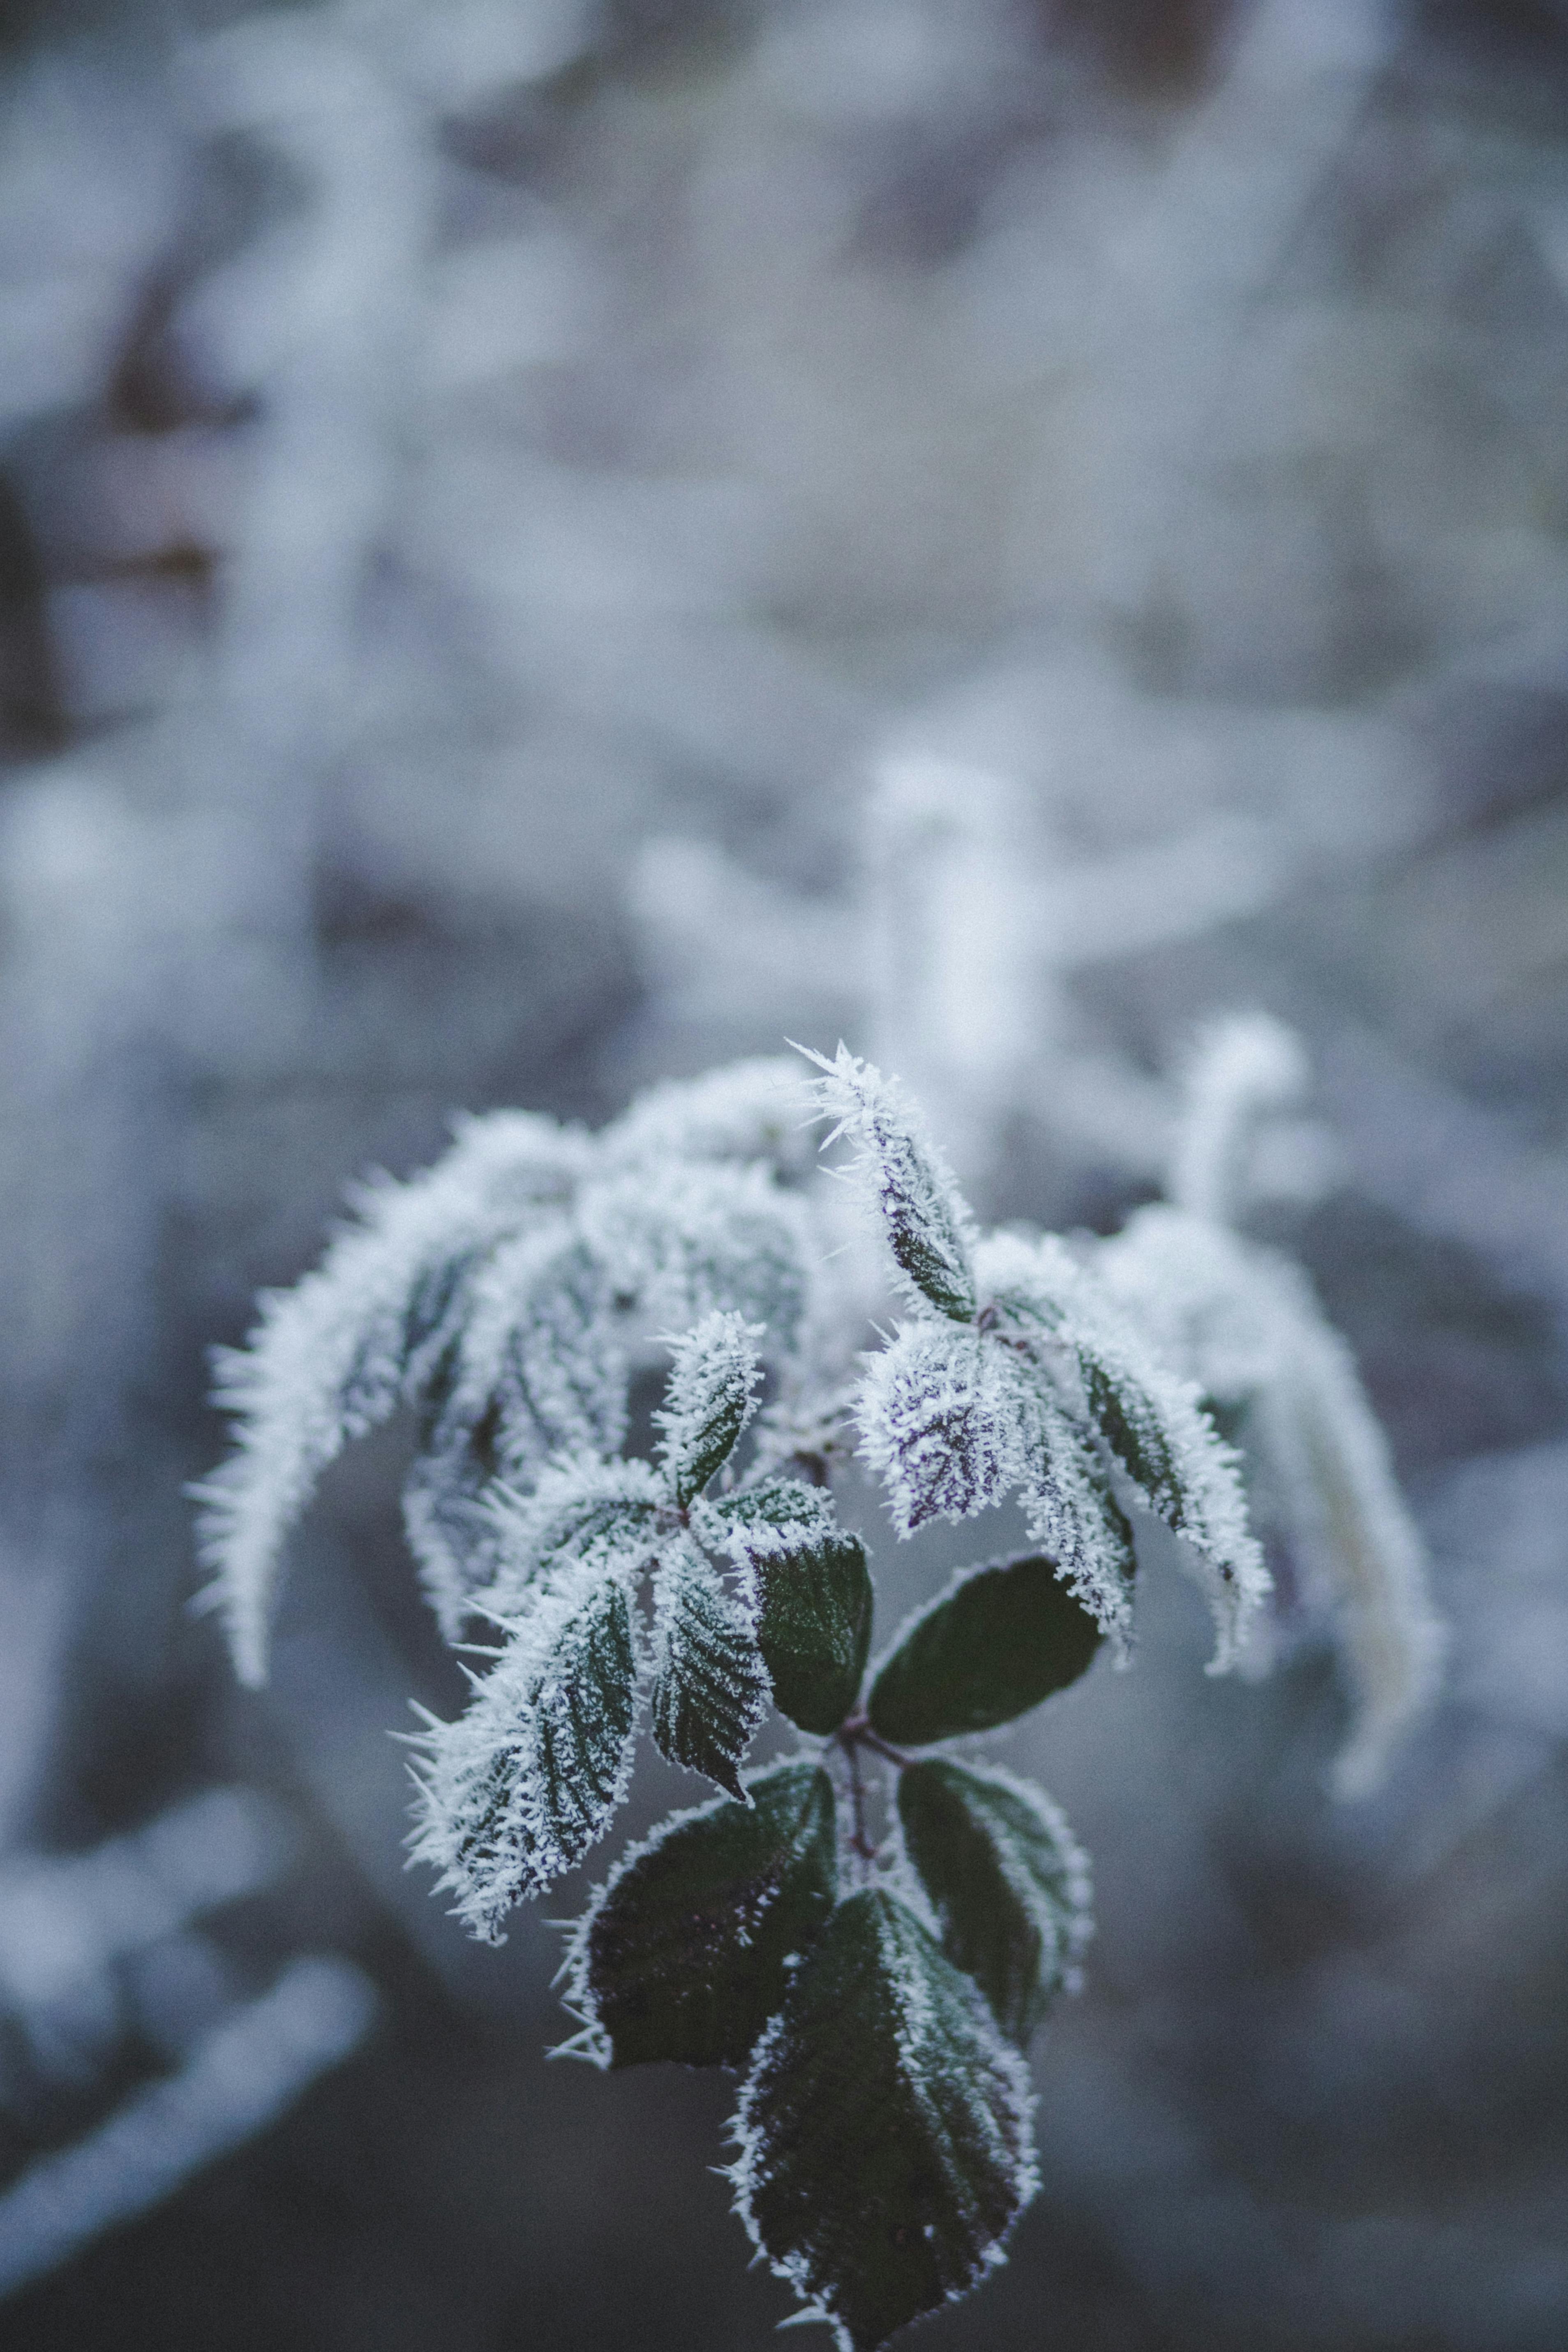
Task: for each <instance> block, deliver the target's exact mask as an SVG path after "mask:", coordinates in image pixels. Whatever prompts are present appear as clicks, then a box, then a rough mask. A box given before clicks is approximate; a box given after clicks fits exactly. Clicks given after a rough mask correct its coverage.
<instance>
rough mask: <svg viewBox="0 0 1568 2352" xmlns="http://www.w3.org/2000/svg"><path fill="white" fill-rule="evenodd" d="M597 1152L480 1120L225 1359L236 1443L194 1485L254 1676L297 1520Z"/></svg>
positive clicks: (530, 1129)
mask: <svg viewBox="0 0 1568 2352" xmlns="http://www.w3.org/2000/svg"><path fill="white" fill-rule="evenodd" d="M583 1157H584V1146H583V1142H582V1139H580V1138H579V1137H577V1136H575V1135H574V1134H572V1133H571V1132H570V1131H568V1130H566V1129H562V1128H559V1127H557V1126H556V1124H555V1122H554V1120H553V1119H549V1118H536V1117H533V1116H532V1115H531V1114H529V1113H526V1112H521V1111H498V1112H493V1113H491V1114H490V1115H489V1117H488V1118H481V1119H469V1120H466V1121H465V1122H464V1123H463V1124H462V1126H461V1127H460V1128H459V1129H458V1139H457V1142H456V1144H455V1145H454V1147H453V1149H452V1150H451V1151H450V1152H448V1154H447V1157H446V1158H445V1159H444V1160H441V1161H440V1162H439V1164H438V1165H437V1166H436V1167H435V1168H431V1169H426V1171H424V1172H423V1173H422V1174H420V1175H418V1176H416V1177H415V1178H414V1179H413V1180H412V1181H410V1182H408V1183H405V1184H400V1183H394V1182H391V1181H387V1180H384V1179H383V1180H381V1181H377V1182H375V1183H374V1184H367V1185H363V1186H361V1187H360V1188H359V1189H358V1191H357V1192H356V1193H355V1194H354V1196H353V1213H354V1219H355V1222H354V1223H352V1224H351V1225H349V1226H348V1227H347V1228H346V1229H345V1230H344V1231H343V1232H342V1233H340V1234H339V1235H338V1236H337V1238H336V1239H335V1240H334V1241H333V1243H332V1244H331V1247H330V1249H329V1250H328V1251H327V1253H326V1255H325V1257H324V1258H323V1259H322V1262H321V1265H320V1266H318V1267H317V1268H316V1269H315V1271H314V1272H313V1273H310V1274H308V1275H307V1276H305V1278H304V1280H303V1281H302V1282H300V1283H299V1284H298V1285H296V1286H295V1287H294V1288H293V1289H292V1290H289V1291H276V1292H272V1293H270V1294H268V1296H267V1297H264V1298H263V1300H262V1303H261V1319H260V1321H259V1323H258V1325H257V1328H255V1330H253V1331H252V1332H251V1334H250V1337H249V1340H248V1342H247V1346H246V1347H245V1348H243V1349H221V1350H220V1351H219V1353H218V1355H217V1358H216V1366H217V1401H218V1402H219V1403H221V1404H222V1405H223V1406H225V1408H226V1410H227V1411H228V1412H231V1413H232V1414H233V1415H234V1416H235V1419H236V1423H237V1426H236V1431H235V1450H234V1452H233V1453H232V1454H231V1455H230V1456H229V1459H228V1460H227V1461H226V1463H224V1465H222V1467H221V1468H220V1469H218V1470H216V1472H215V1473H214V1474H213V1475H212V1476H211V1477H210V1478H208V1479H206V1480H205V1481H204V1482H203V1483H202V1484H201V1485H200V1486H196V1487H195V1488H194V1489H193V1492H194V1493H195V1496H196V1499H197V1500H198V1501H199V1502H200V1503H201V1505H202V1507H203V1509H202V1520H201V1549H202V1557H203V1559H205V1560H206V1562H207V1563H208V1564H209V1566H211V1568H212V1569H213V1570H215V1571H216V1578H217V1581H216V1585H215V1586H214V1587H213V1588H211V1591H212V1598H213V1601H214V1602H215V1604H216V1606H218V1607H219V1608H221V1610H222V1612H223V1615H224V1619H225V1622H226V1627H227V1631H228V1635H229V1640H230V1643H231V1645H232V1647H233V1651H234V1655H235V1663H236V1667H237V1672H238V1673H239V1675H240V1677H241V1679H242V1680H243V1681H245V1682H247V1683H252V1684H259V1683H261V1682H264V1681H265V1680H266V1676H267V1645H268V1618H269V1615H270V1612H271V1604H272V1596H273V1588H274V1586H275V1583H276V1580H277V1576H278V1570H279V1558H280V1554H281V1551H282V1547H283V1543H284V1539H285V1538H286V1537H287V1535H288V1533H289V1528H291V1527H292V1526H293V1524H294V1522H295V1521H296V1520H297V1519H298V1518H299V1517H300V1514H301V1513H302V1512H303V1510H304V1508H305V1506H306V1505H307V1503H308V1502H309V1501H310V1496H311V1494H312V1492H313V1491H314V1488H315V1485H316V1481H317V1479H318V1478H319V1477H320V1476H321V1473H322V1471H323V1470H325V1468H326V1467H327V1465H328V1464H329V1463H330V1462H331V1461H333V1460H334V1459H335V1458H336V1456H337V1454H339V1452H340V1451H341V1450H342V1446H343V1445H344V1444H347V1443H348V1442H349V1440H351V1439H353V1438H355V1437H360V1436H363V1434H364V1433H365V1432H366V1431H367V1430H370V1429H372V1428H374V1427H375V1425H376V1424H377V1423H380V1422H383V1421H384V1420H385V1419H386V1418H387V1416H388V1415H389V1414H390V1413H391V1412H394V1411H395V1409H396V1407H397V1405H398V1404H399V1403H401V1402H404V1401H405V1399H407V1398H411V1397H413V1396H415V1395H416V1394H417V1393H418V1391H420V1389H421V1387H422V1386H423V1384H424V1382H425V1381H426V1379H427V1377H428V1376H429V1374H430V1372H431V1370H432V1368H433V1366H434V1364H435V1363H436V1362H437V1360H439V1359H440V1358H441V1357H442V1356H443V1355H444V1354H445V1353H446V1351H447V1349H448V1347H449V1345H450V1344H451V1339H452V1335H453V1334H454V1332H456V1331H457V1330H458V1328H460V1327H461V1326H462V1324H463V1322H464V1320H465V1318H466V1317H467V1316H468V1312H469V1311H470V1307H471V1302H472V1295H473V1290H474V1286H475V1285H476V1283H477V1281H478V1279H479V1275H480V1273H481V1270H482V1268H483V1266H484V1264H485V1262H486V1258H487V1255H488V1253H489V1251H490V1250H491V1249H492V1248H493V1247H494V1246H495V1245H496V1244H498V1243H499V1242H501V1241H503V1240H504V1239H505V1238H506V1237H507V1236H509V1235H510V1234H514V1233H516V1232H517V1231H518V1230H519V1228H520V1227H521V1226H523V1225H525V1224H529V1223H532V1224H533V1225H535V1226H538V1225H540V1224H546V1225H547V1224H549V1223H551V1222H552V1219H553V1218H554V1216H555V1213H556V1212H555V1207H554V1204H555V1203H556V1202H559V1201H560V1200H561V1199H563V1197H565V1196H566V1195H567V1194H569V1192H570V1191H571V1189H572V1186H573V1184H574V1181H575V1180H576V1177H577V1174H578V1171H579V1170H580V1168H581V1165H582V1161H583Z"/></svg>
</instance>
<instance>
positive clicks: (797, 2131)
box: [731, 1889, 1037, 2352]
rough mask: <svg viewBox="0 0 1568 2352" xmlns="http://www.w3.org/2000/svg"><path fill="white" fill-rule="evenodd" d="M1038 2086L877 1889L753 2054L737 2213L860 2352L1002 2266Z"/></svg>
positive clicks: (959, 1980)
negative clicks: (1031, 2086) (1034, 2090)
mask: <svg viewBox="0 0 1568 2352" xmlns="http://www.w3.org/2000/svg"><path fill="white" fill-rule="evenodd" d="M1030 2106H1031V2101H1030V2096H1029V2085H1028V2076H1027V2074H1026V2070H1025V2068H1024V2064H1023V2062H1022V2060H1021V2059H1020V2058H1019V2056H1018V2054H1017V2053H1016V2051H1014V2050H1012V2049H1010V2048H1009V2047H1008V2045H1007V2043H1006V2042H1004V2041H1003V2040H1002V2038H1001V2036H1000V2035H999V2033H998V2032H997V2030H996V2027H995V2024H994V2021H993V2019H992V2017H991V2013H990V2011H989V2010H988V2009H987V2007H986V2005H985V2003H984V2000H982V1998H981V1996H980V1994H979V1993H978V1992H977V1990H975V1987H974V1986H973V1983H972V1982H971V1981H970V1979H968V1978H967V1977H966V1976H964V1975H963V1974H962V1973H961V1972H960V1971H959V1970H958V1969H955V1968H954V1967H953V1966H952V1962H951V1961H950V1960H948V1959H947V1958H945V1957H944V1956H943V1954H942V1951H941V1950H940V1949H939V1948H938V1947H937V1945H936V1943H935V1942H934V1940H933V1939H932V1937H931V1936H930V1935H929V1934H928V1933H927V1931H926V1929H925V1928H924V1927H922V1926H921V1923H920V1921H919V1920H918V1919H917V1918H916V1917H915V1916H914V1914H913V1912H912V1911H910V1909H909V1907H908V1906H906V1905H905V1904H903V1903H900V1901H899V1900H898V1899H897V1898H896V1897H895V1896H894V1895H889V1894H888V1893H887V1892H886V1891H884V1890H882V1889H874V1890H873V1889H868V1890H866V1891H865V1892H863V1893H861V1894H858V1895H851V1896H850V1897H849V1899H848V1901H847V1902H846V1903H842V1904H840V1906H839V1907H838V1909H837V1911H836V1912H835V1913H834V1915H833V1916H832V1918H831V1919H830V1920H829V1921H828V1923H827V1926H826V1928H825V1929H824V1930H823V1932H822V1934H821V1936H820V1937H818V1939H817V1941H816V1945H815V1947H814V1948H813V1949H812V1951H811V1953H810V1955H809V1956H808V1958H806V1960H805V1965H804V1966H803V1967H802V1969H800V1972H799V1974H798V1975H797V1976H796V1977H795V1981H794V1983H793V1984H792V1985H791V1987H790V1990H789V1991H788V1993H787V1994H786V1995H785V1998H784V2006H783V2008H782V2009H781V2010H780V2011H779V2013H778V2015H777V2016H776V2017H775V2018H774V2019H773V2021H772V2022H771V2023H770V2025H769V2026H768V2028H767V2030H766V2032H764V2033H763V2037H762V2040H761V2042H759V2043H758V2045H757V2051H756V2055H755V2058H754V2059H753V2061H752V2071H751V2074H750V2075H749V2077H748V2079H747V2082H746V2084H745V2087H744V2089H743V2090H742V2095H741V2103H740V2107H739V2111H738V2113H737V2115H736V2117H735V2125H734V2130H735V2137H736V2139H737V2141H738V2143H739V2147H740V2155H739V2158H738V2159H737V2161H736V2163H735V2164H734V2166H733V2167H732V2168H731V2179H732V2180H733V2181H734V2184H735V2203H736V2208H737V2210H738V2211H739V2212H740V2214H741V2217H742V2220H743V2221H744V2222H745V2224H746V2227H747V2229H748V2230H749V2231H750V2232H751V2234H752V2239H753V2241H754V2242H755V2243H756V2245H757V2246H758V2248H759V2249H760V2250H761V2251H762V2252H763V2253H765V2254H766V2255H767V2256H768V2258H769V2260H770V2261H771V2262H772V2263H773V2268H774V2270H775V2271H776V2272H778V2273H779V2274H780V2275H781V2276H782V2277H784V2278H786V2279H787V2280H788V2281H789V2283H790V2284H791V2285H792V2286H793V2287H794V2288H795V2293H796V2294H798V2295H799V2296H800V2297H801V2298H802V2300H803V2302H805V2304H806V2305H808V2306H809V2307H811V2308H812V2309H814V2310H816V2312H818V2313H820V2314H821V2315H823V2316H825V2317H826V2318H830V2319H831V2320H832V2321H833V2322H834V2323H835V2324H836V2326H837V2332H838V2341H839V2343H840V2344H841V2345H843V2346H847V2347H852V2352H872V2347H876V2346H878V2345H880V2344H884V2343H886V2341H887V2339H888V2337H889V2336H891V2335H892V2334H893V2333H894V2331H895V2330H896V2329H897V2328H900V2327H902V2326H905V2325H906V2323H907V2322H908V2321H910V2320H911V2319H918V2318H919V2317H920V2315H921V2313H922V2312H927V2311H934V2310H936V2309H937V2308H938V2307H939V2306H940V2305H942V2304H943V2303H948V2302H952V2301H956V2299H957V2298H958V2297H959V2296H961V2295H963V2294H966V2293H967V2292H968V2290H969V2289H970V2288H971V2287H973V2286H975V2285H977V2284H979V2282H980V2280H981V2279H982V2278H983V2277H984V2275H985V2273H986V2272H987V2271H988V2270H991V2269H993V2268H994V2267H995V2265H996V2264H997V2263H1000V2262H1001V2261H1003V2259H1004V2254H1003V2243H1004V2241H1005V2238H1006V2235H1007V2232H1008V2231H1009V2230H1010V2229H1011V2227H1012V2225H1013V2222H1014V2221H1015V2220H1016V2217H1017V2215H1018V2213H1019V2211H1020V2210H1022V2208H1023V2207H1024V2206H1025V2205H1026V2203H1027V2202H1028V2200H1029V2199H1030V2198H1031V2197H1032V2196H1033V2194H1034V2192H1035V2189H1036V2186H1037V2179H1036V2172H1035V2163H1034V2149H1033V2143H1032V2138H1031V2134H1030V2124H1029V2116H1030Z"/></svg>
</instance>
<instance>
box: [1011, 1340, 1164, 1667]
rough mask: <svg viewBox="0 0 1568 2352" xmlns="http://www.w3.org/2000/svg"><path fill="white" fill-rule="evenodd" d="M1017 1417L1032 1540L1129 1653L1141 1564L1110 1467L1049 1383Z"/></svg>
mask: <svg viewBox="0 0 1568 2352" xmlns="http://www.w3.org/2000/svg"><path fill="white" fill-rule="evenodd" d="M1019 1420H1020V1435H1019V1476H1018V1498H1019V1501H1020V1502H1021V1503H1022V1505H1023V1507H1024V1521H1025V1525H1026V1527H1027V1528H1028V1531H1029V1537H1030V1540H1031V1541H1032V1542H1034V1543H1037V1544H1040V1545H1041V1546H1043V1548H1044V1549H1045V1550H1046V1551H1047V1552H1048V1553H1049V1554H1050V1557H1051V1558H1052V1559H1053V1560H1055V1562H1056V1565H1057V1572H1058V1575H1059V1576H1060V1577H1061V1579H1062V1581H1063V1582H1064V1583H1065V1584H1067V1585H1068V1586H1070V1587H1071V1589H1072V1591H1074V1592H1076V1593H1077V1595H1078V1597H1079V1600H1080V1601H1082V1602H1083V1605H1084V1607H1085V1608H1086V1609H1087V1610H1088V1611H1089V1614H1090V1616H1092V1617H1093V1618H1094V1619H1095V1620H1096V1622H1098V1623H1099V1624H1100V1625H1101V1626H1102V1627H1103V1628H1104V1630H1105V1631H1106V1633H1109V1634H1110V1636H1111V1638H1112V1640H1113V1642H1114V1643H1116V1646H1117V1650H1118V1653H1119V1654H1121V1655H1122V1656H1125V1654H1126V1651H1127V1645H1128V1642H1129V1640H1130V1638H1131V1628H1132V1578H1133V1573H1134V1570H1135V1569H1136V1566H1137V1560H1136V1556H1135V1554H1134V1552H1133V1548H1132V1530H1131V1528H1130V1527H1129V1526H1128V1524H1127V1520H1126V1518H1125V1517H1124V1515H1123V1513H1122V1511H1121V1507H1120V1505H1119V1504H1118V1502H1117V1500H1116V1497H1115V1496H1114V1495H1113V1494H1112V1493H1111V1491H1110V1478H1109V1476H1108V1475H1107V1474H1106V1469H1105V1465H1104V1464H1103V1463H1102V1462H1101V1461H1100V1456H1099V1455H1098V1454H1096V1452H1095V1450H1094V1448H1093V1446H1092V1445H1091V1444H1089V1443H1088V1441H1087V1440H1086V1439H1085V1437H1084V1436H1083V1435H1082V1433H1081V1432H1080V1430H1079V1426H1078V1424H1077V1423H1075V1422H1073V1421H1072V1420H1071V1419H1069V1417H1068V1414H1067V1413H1066V1412H1064V1411H1063V1409H1062V1407H1061V1405H1060V1404H1059V1403H1058V1401H1057V1398H1056V1396H1055V1394H1054V1392H1053V1391H1052V1390H1051V1388H1050V1386H1049V1385H1048V1384H1047V1383H1046V1382H1044V1381H1038V1380H1037V1381H1034V1382H1032V1383H1029V1384H1027V1386H1026V1393H1025V1399H1024V1403H1023V1406H1022V1409H1021V1412H1020V1416H1019Z"/></svg>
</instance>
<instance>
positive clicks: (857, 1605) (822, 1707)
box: [692, 1478, 872, 1734]
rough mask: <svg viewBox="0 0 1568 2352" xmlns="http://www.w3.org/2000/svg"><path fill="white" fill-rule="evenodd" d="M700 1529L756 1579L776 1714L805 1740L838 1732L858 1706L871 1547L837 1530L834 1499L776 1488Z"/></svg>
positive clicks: (793, 1483)
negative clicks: (805, 1735) (794, 1725)
mask: <svg viewBox="0 0 1568 2352" xmlns="http://www.w3.org/2000/svg"><path fill="white" fill-rule="evenodd" d="M692 1527H693V1529H694V1531H695V1532H696V1534H697V1535H698V1536H699V1537H700V1539H701V1540H702V1541H703V1542H704V1543H706V1544H708V1545H710V1548H711V1549H714V1550H719V1549H724V1550H727V1551H728V1552H729V1554H730V1556H731V1559H733V1560H734V1561H735V1563H736V1565H737V1566H738V1567H741V1568H742V1569H744V1570H748V1571H749V1572H750V1575H751V1577H752V1581H753V1583H754V1585H755V1588H756V1593H757V1603H758V1617H757V1640H758V1643H759V1645H760V1647H761V1649H762V1653H763V1659H764V1661H765V1662H766V1664H767V1669H768V1673H769V1675H771V1676H772V1679H773V1700H774V1703H775V1705H776V1706H778V1707H779V1708H780V1709H781V1711H782V1712H783V1713H784V1714H785V1715H787V1716H788V1717H789V1718H790V1720H791V1722H792V1723H798V1724H799V1726H800V1727H801V1729H802V1730H803V1731H815V1732H820V1733H823V1734H826V1733H827V1732H830V1731H837V1728H838V1727H839V1725H840V1724H841V1723H842V1722H843V1720H844V1718H845V1717H846V1716H847V1714H848V1712H849V1710H850V1708H851V1707H852V1706H854V1704H855V1701H856V1699H857V1698H858V1696H859V1692H860V1679H861V1676H862V1675H864V1673H865V1671H866V1653H867V1651H868V1648H869V1646H870V1641H871V1606H872V1603H871V1579H870V1576H869V1574H868V1570H867V1567H866V1550H865V1547H864V1545H863V1544H862V1543H861V1541H860V1539H859V1538H858V1536H853V1535H849V1534H847V1533H846V1532H845V1531H844V1530H843V1529H841V1528H839V1527H838V1526H837V1523H836V1521H835V1519H834V1516H833V1502H832V1497H831V1496H829V1495H827V1494H826V1493H825V1492H824V1491H823V1489H822V1488H821V1487H818V1486H805V1484H804V1483H803V1482H802V1481H801V1480H799V1479H795V1478H775V1479H771V1480H770V1481H768V1483H767V1484H766V1485H764V1486H752V1487H749V1488H747V1489H745V1490H744V1491H743V1492H742V1493H741V1494H738V1495H727V1496H724V1498H723V1499H722V1501H721V1502H719V1503H716V1504H708V1505H706V1506H704V1507H702V1508H701V1510H700V1511H697V1512H694V1513H693V1515H692Z"/></svg>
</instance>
